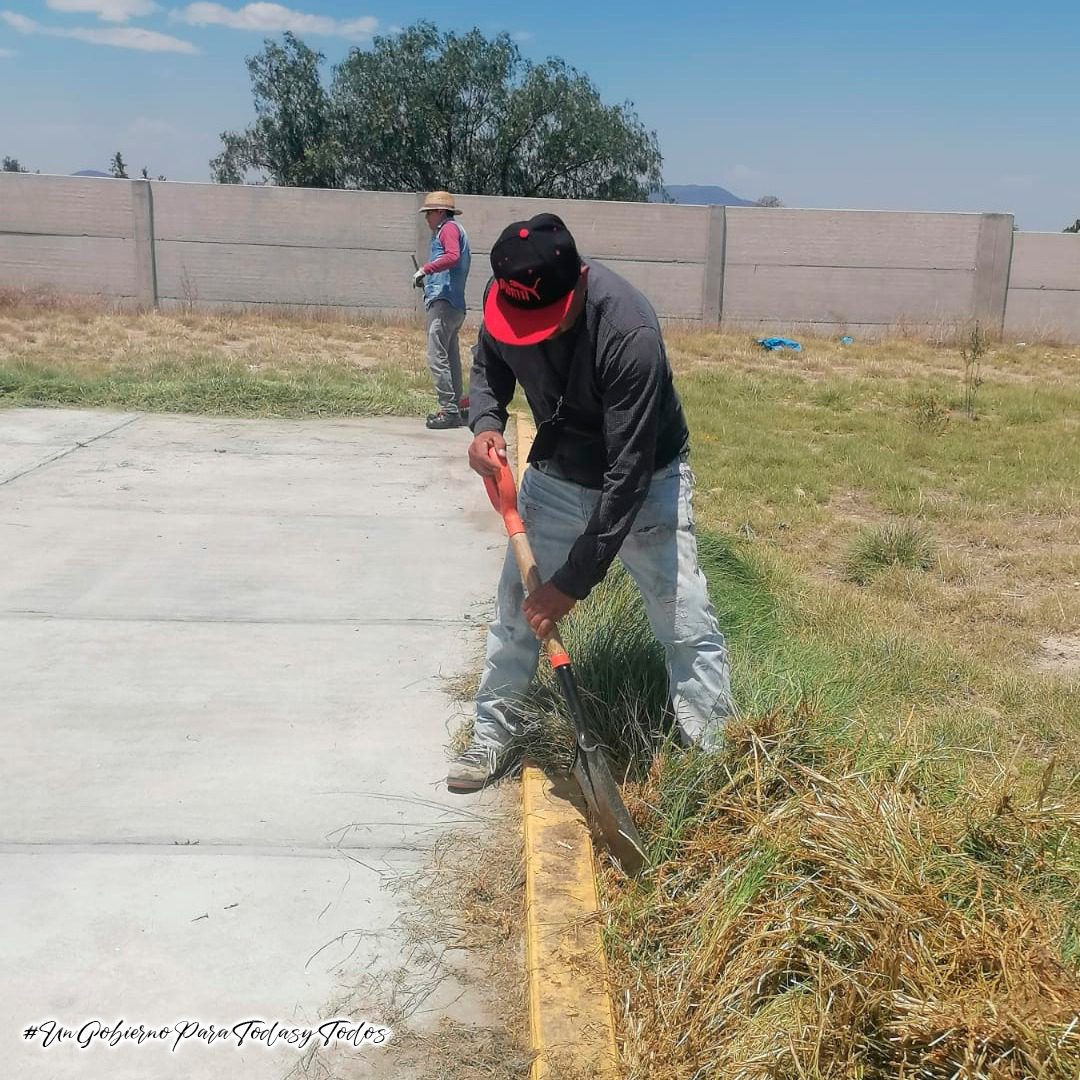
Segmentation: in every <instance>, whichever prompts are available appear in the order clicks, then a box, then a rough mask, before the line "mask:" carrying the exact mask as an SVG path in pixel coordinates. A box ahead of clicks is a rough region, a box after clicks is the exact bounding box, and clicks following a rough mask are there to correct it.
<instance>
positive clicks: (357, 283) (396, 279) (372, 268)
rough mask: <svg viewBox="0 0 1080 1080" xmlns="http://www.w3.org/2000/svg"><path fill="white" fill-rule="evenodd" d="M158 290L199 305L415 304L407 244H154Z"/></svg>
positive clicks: (407, 306) (406, 307)
mask: <svg viewBox="0 0 1080 1080" xmlns="http://www.w3.org/2000/svg"><path fill="white" fill-rule="evenodd" d="M156 250H157V272H158V295H159V296H160V297H161V298H162V299H166V298H167V299H173V300H181V301H185V302H188V303H193V304H198V303H200V302H202V301H216V302H225V303H234V304H281V305H293V304H316V305H319V306H324V307H337V306H343V307H350V308H353V307H355V308H361V307H362V308H381V309H386V308H390V309H400V310H402V311H412V310H413V309H414V307H415V304H416V296H417V292H416V291H415V290H413V289H412V287H411V284H412V282H411V278H412V262H411V260H410V259H409V252H408V251H361V250H355V249H338V248H304V247H272V246H268V245H259V244H205V243H195V242H188V243H180V242H177V241H161V240H159V241H158V242H157V244H156Z"/></svg>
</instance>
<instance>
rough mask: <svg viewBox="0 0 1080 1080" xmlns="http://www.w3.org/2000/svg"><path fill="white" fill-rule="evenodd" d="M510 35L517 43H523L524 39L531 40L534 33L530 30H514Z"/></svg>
mask: <svg viewBox="0 0 1080 1080" xmlns="http://www.w3.org/2000/svg"><path fill="white" fill-rule="evenodd" d="M510 36H511V37H512V38H513V39H514V40H515V41H516V42H518V44H520V45H524V44H525V42H526V41H532V39H533V36H534V35H533V32H532V31H531V30H515V31H514V32H513V33H512V34H511V35H510Z"/></svg>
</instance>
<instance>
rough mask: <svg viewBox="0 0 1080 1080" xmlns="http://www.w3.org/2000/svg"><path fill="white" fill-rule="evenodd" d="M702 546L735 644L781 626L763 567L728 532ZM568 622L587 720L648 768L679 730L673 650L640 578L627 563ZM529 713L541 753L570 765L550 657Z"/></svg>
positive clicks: (617, 751) (544, 759)
mask: <svg viewBox="0 0 1080 1080" xmlns="http://www.w3.org/2000/svg"><path fill="white" fill-rule="evenodd" d="M698 554H699V560H700V564H701V567H702V569H703V570H704V572H705V574H706V576H707V578H708V580H709V582H710V591H711V594H712V598H713V602H714V604H715V606H716V608H717V614H718V618H719V621H720V624H721V625H722V626H723V627H724V630H725V633H726V635H727V637H728V641H729V643H731V642H732V641H735V642H737V643H739V644H740V645H753V644H754V643H757V644H761V643H762V641H763V635H767V636H771V634H772V633H773V629H772V628H773V623H774V614H775V612H774V608H775V601H774V599H773V597H772V595H771V593H770V592H769V590H768V588H767V586H766V585H765V583H764V581H763V579H762V577H761V575H760V573H759V571H757V570H756V569H755V568H754V567H753V565H752V564H750V563H749V562H747V561H746V560H745V559H743V558H741V557H740V556H739V555H738V554H737V553H736V551H735V549H734V547H733V546H732V545H731V544H730V542H729V541H727V540H726V539H724V538H723V537H719V536H715V535H712V534H708V533H706V534H703V535H701V536H700V537H699V538H698ZM561 629H562V633H563V638H564V640H565V642H566V646H567V649H568V650H569V653H570V656H571V658H572V660H573V664H574V673H575V677H576V679H577V682H578V686H579V690H580V691H581V699H582V705H583V708H584V710H585V714H586V722H587V723H588V724H589V726H590V728H591V730H592V731H593V732H594V733H595V734H596V735H597V736H598V737H599V739H600V741H601V742H602V743H603V744H604V745H605V746H606V747H607V748H608V751H609V754H610V756H611V757H612V758H613V760H614V761H615V762H616V764H617V765H618V766H619V767H620V769H621V770H622V771H624V772H625V770H627V769H629V770H631V772H633V771H634V770H636V769H640V767H641V766H642V763H648V762H649V761H650V760H651V759H652V755H653V754H654V753H655V751H656V750H657V748H658V747H659V746H660V745H661V744H662V743H663V742H664V741H665V740H666V739H667V738H668V737H669V736H671V735H672V730H671V725H672V716H671V711H670V707H669V705H668V680H667V671H666V668H665V666H664V650H663V648H662V646H661V645H660V644H659V643H658V642H657V640H656V637H655V635H654V634H653V632H652V629H651V627H650V626H649V620H648V617H647V615H646V613H645V607H644V604H643V603H642V600H641V594H640V593H639V592H638V588H637V586H636V585H635V584H634V581H633V579H632V578H631V577H630V575H629V574H628V573H627V572H626V571H625V570H624V569H623V568H622V566H621V565H620V564H618V563H616V564H615V565H614V566H613V567H612V569H611V571H610V572H609V573H608V575H607V577H606V578H605V579H604V581H603V582H601V584H600V585H599V586H597V588H596V589H595V590H594V591H593V593H592V594H591V595H590V596H589V598H588V599H587V600H585V601H584V602H582V603H581V604H579V605H578V606H577V607H576V608H575V609H574V611H573V612H572V613H571V615H570V617H569V618H568V619H566V620H565V622H564V623H563V624H562V627H561ZM520 712H521V714H522V718H523V719H524V722H525V727H526V731H527V743H528V753H529V756H530V757H531V758H532V760H534V761H537V762H538V763H542V764H550V765H553V766H558V767H566V766H567V765H568V764H569V762H570V761H571V760H572V754H573V743H574V740H573V723H572V719H571V717H570V716H569V715H568V714H567V711H566V708H565V705H564V703H563V701H562V698H561V697H560V694H559V690H558V687H557V685H556V683H555V680H554V678H553V677H552V674H551V672H550V670H549V669H548V668H547V665H541V669H540V672H539V678H538V680H537V684H536V686H535V688H534V692H533V693H532V694H531V695H530V697H529V698H528V699H526V700H525V701H524V702H522V703H521V705H520Z"/></svg>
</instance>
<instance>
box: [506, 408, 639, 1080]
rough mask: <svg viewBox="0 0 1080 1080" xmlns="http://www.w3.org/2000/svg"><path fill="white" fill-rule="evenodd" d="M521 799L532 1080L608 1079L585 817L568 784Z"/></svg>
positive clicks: (525, 426) (612, 1054)
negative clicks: (573, 1077) (523, 831)
mask: <svg viewBox="0 0 1080 1080" xmlns="http://www.w3.org/2000/svg"><path fill="white" fill-rule="evenodd" d="M514 419H515V428H516V432H517V439H516V446H515V450H516V463H517V467H518V480H519V482H520V479H521V473H522V471H523V469H524V466H525V462H526V460H527V458H528V455H529V447H530V446H531V445H532V440H533V436H534V435H535V433H536V431H535V428H534V427H533V424H532V420H531V419H530V418H529V417H528V416H525V415H523V414H521V413H516V414H515V417H514ZM521 797H522V809H523V817H524V829H525V968H526V975H527V978H528V982H529V1028H530V1031H531V1037H532V1048H533V1050H534V1051H535V1053H536V1058H535V1060H534V1061H533V1066H532V1073H531V1078H532V1080H563V1078H564V1077H567V1076H575V1077H576V1076H580V1077H583V1078H589V1080H614V1078H616V1077H617V1076H618V1075H619V1068H618V1051H617V1050H616V1047H615V1019H614V1015H613V1012H612V1007H611V994H610V991H609V986H608V974H607V962H606V960H605V957H604V948H603V941H602V940H601V936H600V917H599V913H598V910H597V909H598V898H597V893H596V877H595V875H594V873H593V847H592V837H591V836H590V835H589V828H588V825H587V824H586V821H585V808H584V806H583V805H582V802H581V799H580V793H579V792H578V791H577V789H576V786H575V784H574V783H573V781H572V780H570V779H569V778H568V777H564V778H561V779H555V780H553V779H551V778H550V777H548V776H545V774H544V773H543V772H541V771H540V770H539V769H536V768H533V767H532V766H526V767H525V769H524V771H523V773H522V782H521Z"/></svg>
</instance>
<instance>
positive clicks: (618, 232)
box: [457, 195, 709, 270]
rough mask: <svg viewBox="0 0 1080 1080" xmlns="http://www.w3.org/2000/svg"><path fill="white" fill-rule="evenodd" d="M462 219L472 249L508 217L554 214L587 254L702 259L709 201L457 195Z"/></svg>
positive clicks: (480, 249)
mask: <svg viewBox="0 0 1080 1080" xmlns="http://www.w3.org/2000/svg"><path fill="white" fill-rule="evenodd" d="M457 204H458V205H459V206H460V207H461V209H462V216H461V223H462V225H464V226H465V229H466V231H467V232H468V234H469V243H470V245H471V247H472V249H473V251H474V252H476V253H478V254H479V255H483V256H484V257H485V258H484V263H485V270H486V266H487V258H486V256H487V253H488V252H489V251H490V250H491V245H492V244H493V243H494V242H495V241H496V240H497V239H498V238H499V233H501V232H502V231H503V229H505V228H506V226H507V225H509V224H510V223H511V222H512V221H520V220H523V219H526V218H530V217H533V216H534V215H536V214H542V213H552V214H558V215H559V217H561V218H562V219H563V221H565V222H566V224H567V227H568V228H569V229H570V231H571V232H572V233H573V234H574V239H575V240H576V241H577V245H578V250H579V251H580V252H581V254H582V255H584V256H586V257H590V256H591V257H592V258H596V259H600V260H601V261H605V260H608V259H633V260H641V261H647V262H687V263H704V262H705V247H706V243H707V241H708V229H709V208H708V207H707V206H670V205H664V204H662V203H615V202H613V203H604V202H581V201H576V200H567V199H509V198H502V197H483V196H477V195H465V196H461V197H459V198H458V199H457Z"/></svg>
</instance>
